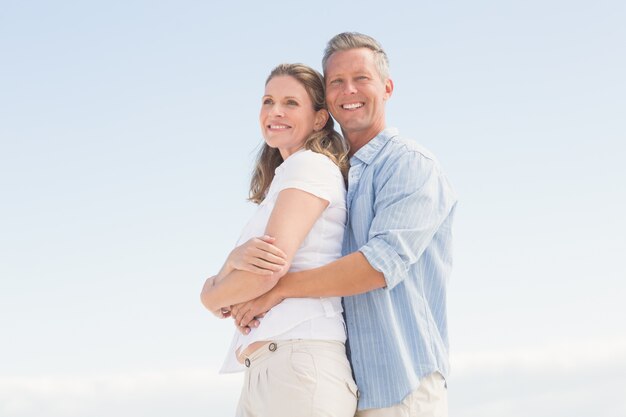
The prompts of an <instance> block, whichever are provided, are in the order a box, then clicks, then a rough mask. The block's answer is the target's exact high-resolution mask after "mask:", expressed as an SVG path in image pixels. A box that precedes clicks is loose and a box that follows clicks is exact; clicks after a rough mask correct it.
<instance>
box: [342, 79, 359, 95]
mask: <svg viewBox="0 0 626 417" xmlns="http://www.w3.org/2000/svg"><path fill="white" fill-rule="evenodd" d="M356 91H357V90H356V86H355V85H354V83H353V82H352V81H346V82H344V83H343V93H344V94H355V93H356Z"/></svg>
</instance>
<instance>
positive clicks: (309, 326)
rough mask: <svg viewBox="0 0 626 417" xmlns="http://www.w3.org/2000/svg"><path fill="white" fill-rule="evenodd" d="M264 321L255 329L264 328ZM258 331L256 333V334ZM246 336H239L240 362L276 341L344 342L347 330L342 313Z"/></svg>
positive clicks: (237, 355) (237, 349)
mask: <svg viewBox="0 0 626 417" xmlns="http://www.w3.org/2000/svg"><path fill="white" fill-rule="evenodd" d="M262 326H263V323H261V325H260V327H259V328H257V329H254V330H255V331H257V330H259V329H261V330H262ZM255 333H256V334H255ZM255 333H252V332H251V333H250V334H248V335H246V336H241V335H240V337H239V341H238V343H237V345H238V346H237V348H236V351H235V356H236V357H237V360H238V361H239V362H240V363H244V360H245V358H247V357H249V356H250V355H252V354H253V353H254V352H256V351H257V350H259V349H260V348H262V347H263V346H265V345H267V344H268V343H270V342H276V341H293V340H310V341H316V340H326V341H328V340H333V341H338V342H342V343H344V342H345V341H346V332H345V326H344V322H343V317H342V316H341V315H339V316H336V317H317V318H314V319H311V320H307V321H305V322H302V323H299V324H297V325H295V326H293V327H292V328H290V329H287V330H286V331H284V332H281V333H280V334H272V333H273V332H271V331H267V329H266V331H265V332H255Z"/></svg>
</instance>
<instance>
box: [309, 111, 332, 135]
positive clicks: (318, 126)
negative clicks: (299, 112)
mask: <svg viewBox="0 0 626 417" xmlns="http://www.w3.org/2000/svg"><path fill="white" fill-rule="evenodd" d="M328 117H329V114H328V110H326V109H321V110H318V111H317V113H315V123H314V124H313V130H315V131H316V132H318V131H320V130H322V129H323V128H324V126H326V122H327V121H328Z"/></svg>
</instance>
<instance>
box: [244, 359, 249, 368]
mask: <svg viewBox="0 0 626 417" xmlns="http://www.w3.org/2000/svg"><path fill="white" fill-rule="evenodd" d="M244 363H245V364H246V368H249V367H250V359H248V358H246V360H245V361H244Z"/></svg>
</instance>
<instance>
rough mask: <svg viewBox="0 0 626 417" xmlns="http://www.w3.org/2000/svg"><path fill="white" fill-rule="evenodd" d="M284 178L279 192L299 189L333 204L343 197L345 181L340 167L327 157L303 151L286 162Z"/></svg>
mask: <svg viewBox="0 0 626 417" xmlns="http://www.w3.org/2000/svg"><path fill="white" fill-rule="evenodd" d="M283 175H284V178H283V180H282V181H281V182H280V186H279V188H278V190H277V191H278V192H280V191H282V190H285V189H288V188H297V189H299V190H302V191H306V192H307V193H310V194H313V195H314V196H316V197H319V198H321V199H324V200H326V201H328V202H329V204H333V203H336V202H337V199H338V198H341V196H342V195H343V194H342V193H343V191H344V189H343V187H344V185H343V179H342V177H341V171H340V170H339V167H337V165H335V163H334V162H332V161H331V160H330V159H329V158H328V157H327V156H324V155H322V154H319V153H316V152H313V151H308V150H307V151H303V152H299V153H297V154H294V155H292V156H290V157H289V158H288V159H287V160H286V161H285V170H284V172H283Z"/></svg>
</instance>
